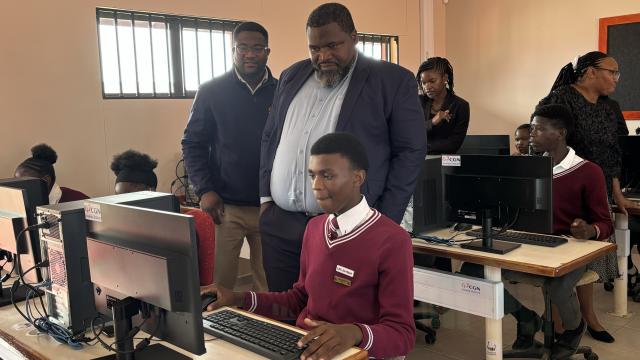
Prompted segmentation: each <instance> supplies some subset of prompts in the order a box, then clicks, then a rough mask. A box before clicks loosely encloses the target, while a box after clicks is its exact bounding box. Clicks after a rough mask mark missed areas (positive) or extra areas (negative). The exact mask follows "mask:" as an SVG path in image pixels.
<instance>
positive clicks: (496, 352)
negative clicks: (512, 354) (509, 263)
mask: <svg viewBox="0 0 640 360" xmlns="http://www.w3.org/2000/svg"><path fill="white" fill-rule="evenodd" d="M484 278H485V279H487V280H493V281H502V271H501V270H500V268H498V267H493V266H485V267H484ZM484 327H485V330H484V331H485V352H486V355H487V357H486V359H487V360H502V319H498V320H496V319H491V318H485V319H484Z"/></svg>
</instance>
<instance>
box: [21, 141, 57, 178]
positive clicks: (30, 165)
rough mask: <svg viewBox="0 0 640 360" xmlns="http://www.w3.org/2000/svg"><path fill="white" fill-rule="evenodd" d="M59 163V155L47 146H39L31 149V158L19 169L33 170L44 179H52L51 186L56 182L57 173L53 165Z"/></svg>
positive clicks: (22, 163)
mask: <svg viewBox="0 0 640 360" xmlns="http://www.w3.org/2000/svg"><path fill="white" fill-rule="evenodd" d="M56 161H58V154H57V153H56V151H55V150H53V148H52V147H51V146H49V145H47V144H38V145H36V146H34V147H32V148H31V157H30V158H28V159H26V160H25V161H23V162H21V163H20V165H18V168H17V169H16V170H18V169H24V170H31V171H33V172H35V173H36V174H38V177H40V178H43V177H45V176H47V175H49V177H51V184H52V185H53V184H54V183H55V182H56V171H55V170H54V168H53V164H55V163H56Z"/></svg>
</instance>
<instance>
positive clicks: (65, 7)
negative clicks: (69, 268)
mask: <svg viewBox="0 0 640 360" xmlns="http://www.w3.org/2000/svg"><path fill="white" fill-rule="evenodd" d="M322 2H324V1H302V0H234V1H220V0H218V1H212V0H190V1H171V0H138V1H117V0H112V1H107V0H59V1H35V0H11V1H8V0H7V1H3V3H2V5H3V6H2V11H1V12H0V79H1V81H2V83H1V85H0V109H2V115H0V124H1V125H2V126H1V127H0V143H1V144H2V150H3V151H2V156H1V157H0V178H1V177H9V176H12V174H13V171H14V169H15V166H16V165H17V164H18V163H19V162H20V161H22V160H24V159H25V158H26V157H28V156H29V148H30V147H31V146H32V145H33V144H36V143H38V142H47V143H49V144H50V145H51V146H53V147H54V148H55V149H56V151H57V152H58V155H59V160H58V163H57V164H56V172H57V175H58V178H59V182H60V183H61V184H63V185H67V186H70V187H74V188H77V189H79V190H81V191H84V192H86V193H87V194H89V195H92V196H97V195H103V194H108V193H111V192H112V189H113V181H114V177H113V175H112V173H111V171H109V169H108V166H109V163H110V160H111V157H112V156H113V154H115V153H118V152H121V151H124V150H126V149H128V148H135V149H137V150H140V151H143V152H148V153H149V154H151V155H152V156H154V157H156V158H157V159H158V160H159V162H160V164H159V166H158V169H157V173H158V175H159V189H160V190H162V191H168V190H169V184H170V182H171V181H172V180H173V178H174V167H175V164H176V162H177V161H178V159H179V157H180V138H181V135H182V131H183V129H184V126H185V123H186V119H187V116H188V112H189V108H190V105H191V100H177V99H171V100H166V99H165V100H103V99H102V95H101V87H100V73H99V59H98V44H97V35H96V21H95V8H96V6H100V7H116V8H123V9H132V10H142V11H155V12H168V13H176V14H183V15H193V16H203V17H219V18H228V19H243V20H249V19H251V20H255V21H258V22H260V23H262V24H263V25H264V26H265V27H266V28H267V29H268V30H269V32H270V38H271V41H270V47H271V48H272V49H273V50H272V55H271V58H270V63H269V65H270V66H271V68H272V70H274V73H275V74H276V75H277V74H279V73H280V72H281V71H282V70H283V69H284V68H286V67H287V66H288V65H290V64H291V63H293V62H294V61H297V60H299V59H302V58H304V57H306V56H307V53H306V37H305V31H304V28H305V22H306V18H307V16H308V14H309V12H310V11H311V10H312V9H313V8H314V7H315V6H317V5H318V4H320V3H322ZM343 3H344V4H345V5H347V7H349V8H350V10H351V12H352V14H353V16H354V20H355V22H356V28H357V29H358V30H359V31H363V32H374V33H387V34H397V35H399V36H400V62H401V64H402V65H403V66H405V67H407V68H409V69H411V70H412V71H415V69H416V68H417V66H418V65H419V61H420V55H419V54H420V35H419V34H420V11H419V0H394V1H385V0H351V1H343Z"/></svg>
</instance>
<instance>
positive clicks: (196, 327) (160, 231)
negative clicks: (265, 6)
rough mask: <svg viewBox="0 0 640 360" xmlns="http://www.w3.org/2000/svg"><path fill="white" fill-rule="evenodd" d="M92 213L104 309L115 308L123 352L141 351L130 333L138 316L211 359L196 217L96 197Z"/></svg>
mask: <svg viewBox="0 0 640 360" xmlns="http://www.w3.org/2000/svg"><path fill="white" fill-rule="evenodd" d="M85 214H86V219H87V225H88V228H87V251H88V255H89V268H90V271H91V281H92V282H93V283H94V285H95V289H96V290H95V295H96V307H97V308H98V309H99V311H100V310H102V311H105V307H106V308H108V309H110V310H109V311H110V312H111V314H112V316H113V320H114V329H115V335H116V343H117V348H118V350H119V351H131V350H132V349H133V341H132V339H131V337H130V336H129V332H130V330H131V327H132V317H134V316H135V317H137V318H138V319H137V320H136V321H135V322H137V323H138V324H139V325H138V326H140V328H141V329H142V330H144V331H145V332H147V333H148V334H151V335H153V336H154V337H157V338H160V339H162V340H164V341H167V342H169V343H171V344H173V345H175V346H178V347H180V348H182V349H184V350H186V351H189V352H191V353H193V354H197V355H201V354H203V353H204V352H205V348H204V335H203V325H202V309H201V300H200V292H199V289H200V286H199V285H200V282H199V276H198V253H197V251H198V249H197V244H196V241H197V240H196V233H195V227H194V226H195V225H194V220H193V217H191V216H188V215H182V214H179V213H170V212H165V211H158V210H150V209H142V208H137V207H132V206H128V205H119V204H109V203H106V202H99V201H94V200H87V201H85ZM141 318H146V319H145V320H143V319H141ZM168 352H169V353H171V352H172V350H170V349H169V348H167V347H164V346H162V345H160V344H154V345H151V346H149V347H148V348H145V349H144V350H143V351H142V352H141V353H140V355H141V356H151V355H145V353H146V354H153V358H160V356H161V354H166V353H168ZM174 353H175V354H172V355H170V356H173V355H176V356H177V355H179V354H178V353H176V352H174ZM156 354H157V355H156ZM136 355H137V352H136ZM145 358H146V357H145ZM166 358H174V357H169V356H168V357H166ZM176 358H180V357H176Z"/></svg>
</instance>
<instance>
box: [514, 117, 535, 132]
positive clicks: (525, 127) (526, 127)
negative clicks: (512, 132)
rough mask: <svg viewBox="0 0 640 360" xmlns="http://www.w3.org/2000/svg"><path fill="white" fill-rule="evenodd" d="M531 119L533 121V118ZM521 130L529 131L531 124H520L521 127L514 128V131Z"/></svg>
mask: <svg viewBox="0 0 640 360" xmlns="http://www.w3.org/2000/svg"><path fill="white" fill-rule="evenodd" d="M531 119H533V116H532V117H531ZM523 129H524V130H531V124H522V125H520V126H518V127H517V128H516V131H518V130H523Z"/></svg>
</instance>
